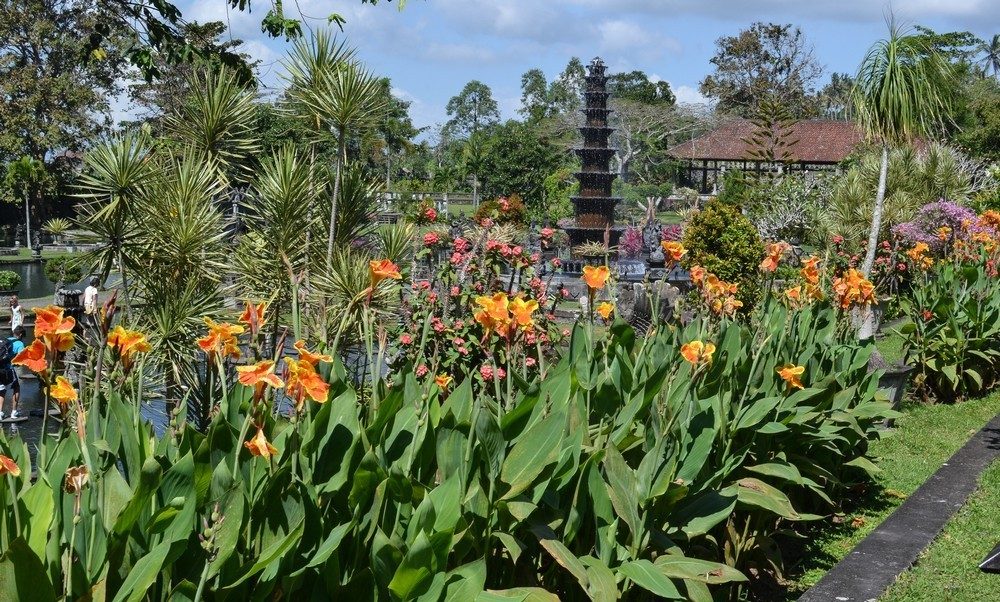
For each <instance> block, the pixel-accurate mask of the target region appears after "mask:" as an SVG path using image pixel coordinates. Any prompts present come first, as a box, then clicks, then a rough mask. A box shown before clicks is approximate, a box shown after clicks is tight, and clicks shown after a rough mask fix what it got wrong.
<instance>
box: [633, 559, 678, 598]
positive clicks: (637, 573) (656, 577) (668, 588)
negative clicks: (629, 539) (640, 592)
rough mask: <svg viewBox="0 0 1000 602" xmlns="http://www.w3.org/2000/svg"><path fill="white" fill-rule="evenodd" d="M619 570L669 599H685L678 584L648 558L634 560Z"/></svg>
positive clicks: (642, 586)
mask: <svg viewBox="0 0 1000 602" xmlns="http://www.w3.org/2000/svg"><path fill="white" fill-rule="evenodd" d="M618 572H619V573H621V574H622V575H625V576H626V577H628V578H629V579H631V580H632V581H633V582H634V583H635V584H636V585H638V586H639V587H641V588H643V589H644V590H646V591H648V592H651V593H653V594H655V595H657V596H659V597H661V598H665V599H667V600H683V599H684V596H682V595H681V593H680V592H679V591H677V586H676V585H674V582H673V581H671V580H670V578H669V577H667V576H666V575H665V574H664V573H663V572H662V571H661V570H660V569H658V568H657V567H656V566H655V565H654V564H653V563H652V562H650V561H648V560H632V561H630V562H626V563H624V564H622V565H621V566H620V567H618Z"/></svg>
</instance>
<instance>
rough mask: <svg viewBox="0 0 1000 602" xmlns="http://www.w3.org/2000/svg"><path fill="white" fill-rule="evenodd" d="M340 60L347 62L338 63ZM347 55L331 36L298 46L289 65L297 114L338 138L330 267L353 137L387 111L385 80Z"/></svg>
mask: <svg viewBox="0 0 1000 602" xmlns="http://www.w3.org/2000/svg"><path fill="white" fill-rule="evenodd" d="M309 53H312V54H309ZM338 56H340V57H342V58H341V59H340V60H334V59H335V58H336V57H338ZM343 57H353V51H350V50H347V49H344V48H343V45H342V44H341V45H337V43H336V41H335V39H334V38H330V37H328V36H326V37H323V38H316V39H314V40H313V42H312V43H311V44H308V45H297V47H296V48H293V51H292V55H291V58H290V61H289V66H288V68H289V73H290V74H291V75H290V79H291V84H292V85H291V86H290V88H289V91H288V97H289V99H290V101H291V104H292V107H293V110H294V109H296V108H297V109H298V111H297V112H299V114H301V115H303V116H305V117H306V118H308V119H309V120H310V121H312V122H314V123H316V124H317V125H318V126H320V125H321V126H324V127H329V128H330V129H331V130H332V131H333V133H334V134H335V136H336V139H337V158H336V164H335V170H336V171H335V176H334V184H333V197H332V201H331V204H330V224H329V231H328V234H327V250H326V263H327V267H329V266H330V265H331V264H332V262H333V245H334V241H335V238H336V230H337V204H338V201H339V196H340V182H341V170H342V168H343V164H344V162H345V161H346V160H347V141H348V136H350V135H355V134H358V133H360V132H362V131H364V130H366V129H369V128H372V127H375V126H376V125H377V124H378V123H379V122H380V119H381V116H382V114H383V113H384V112H385V110H386V108H387V105H386V101H385V98H384V96H383V95H382V94H381V93H380V92H381V80H380V78H378V77H376V76H375V75H374V74H373V73H372V72H370V71H368V70H367V69H365V68H364V67H362V66H361V65H360V64H358V63H357V62H356V61H354V60H353V58H343Z"/></svg>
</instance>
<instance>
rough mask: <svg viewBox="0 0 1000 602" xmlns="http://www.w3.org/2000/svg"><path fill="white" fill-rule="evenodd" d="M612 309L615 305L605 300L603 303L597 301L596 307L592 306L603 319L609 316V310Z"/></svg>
mask: <svg viewBox="0 0 1000 602" xmlns="http://www.w3.org/2000/svg"><path fill="white" fill-rule="evenodd" d="M614 310H615V305H614V304H613V303H609V302H607V301H604V302H603V303H598V304H597V307H596V308H594V311H596V312H597V315H599V316H601V317H602V318H604V319H605V320H607V319H608V318H610V317H611V312H613V311H614Z"/></svg>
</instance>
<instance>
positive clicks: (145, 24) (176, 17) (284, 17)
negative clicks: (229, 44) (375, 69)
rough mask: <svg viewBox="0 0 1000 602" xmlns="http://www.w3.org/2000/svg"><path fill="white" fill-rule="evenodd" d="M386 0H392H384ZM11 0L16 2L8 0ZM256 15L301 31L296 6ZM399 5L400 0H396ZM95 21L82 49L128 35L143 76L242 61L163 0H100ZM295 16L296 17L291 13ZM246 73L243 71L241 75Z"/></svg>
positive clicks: (272, 28) (234, 0)
mask: <svg viewBox="0 0 1000 602" xmlns="http://www.w3.org/2000/svg"><path fill="white" fill-rule="evenodd" d="M386 1H388V2H391V1H392V0H386ZM360 2H361V3H362V4H370V5H377V4H378V3H379V0H360ZM226 3H227V4H228V6H230V7H232V8H233V9H235V10H239V11H246V12H251V9H252V8H253V6H252V5H255V3H253V2H252V1H251V0H228V1H227V2H226ZM14 4H17V2H14ZM268 4H269V5H270V6H269V7H268V10H267V12H266V13H264V17H263V18H262V19H261V31H263V32H264V33H266V34H267V35H269V36H270V37H273V38H279V37H284V38H285V39H293V38H298V37H301V36H302V18H305V16H304V15H303V14H302V13H301V11H299V10H298V8H297V5H296V12H293V13H287V12H285V8H284V3H283V2H282V1H281V0H274V1H272V2H269V3H268ZM398 4H399V7H400V8H402V7H403V6H405V4H406V0H398ZM100 9H101V10H100V17H101V19H100V21H99V23H98V24H97V26H96V27H95V28H94V30H93V31H92V32H91V34H90V35H89V36H87V37H84V38H81V40H83V41H84V42H85V43H86V47H85V51H86V52H85V53H84V54H87V53H90V52H95V51H96V52H98V53H108V52H110V49H111V48H116V47H117V43H116V41H115V40H116V38H117V37H119V36H125V37H128V38H129V39H130V40H132V41H133V43H131V44H129V45H127V46H126V47H125V48H124V50H123V55H124V57H125V58H126V59H127V60H128V61H129V62H130V63H131V64H132V66H134V67H135V68H136V69H138V70H139V72H140V73H142V75H143V76H144V77H145V78H146V79H147V80H152V79H156V78H158V77H160V76H161V75H162V73H163V68H164V65H172V64H178V63H184V62H190V61H193V60H198V59H213V60H218V61H220V62H221V63H222V64H223V65H226V66H227V67H229V68H230V69H234V70H241V69H244V68H245V67H246V66H247V65H246V61H245V60H244V59H243V57H242V56H241V55H239V54H238V53H236V52H233V51H232V50H231V49H229V48H226V47H224V46H222V45H218V44H214V45H208V46H205V45H201V44H199V43H198V42H197V41H196V40H192V39H190V38H188V37H187V35H186V32H185V25H186V21H185V20H184V17H183V15H182V14H181V11H180V9H178V8H177V5H176V4H175V3H173V2H169V1H167V0H101V1H100ZM297 17H298V18H297ZM327 22H328V23H334V24H336V25H337V26H338V27H340V28H341V30H343V26H344V24H345V23H346V22H347V20H346V19H345V18H344V17H343V15H341V14H339V13H330V14H329V15H328V16H327ZM244 75H245V76H246V77H243V76H244ZM251 77H252V74H250V73H249V72H246V71H241V79H244V80H245V81H246V80H249V79H251Z"/></svg>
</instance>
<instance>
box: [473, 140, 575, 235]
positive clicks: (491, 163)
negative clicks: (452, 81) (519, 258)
mask: <svg viewBox="0 0 1000 602" xmlns="http://www.w3.org/2000/svg"><path fill="white" fill-rule="evenodd" d="M483 146H484V149H483V157H482V166H481V168H480V169H481V172H480V173H481V177H482V186H483V195H484V196H485V197H487V198H493V197H498V196H509V195H512V194H519V195H521V198H522V199H524V202H525V204H527V206H528V209H529V211H531V213H532V214H534V215H539V214H540V213H541V211H542V210H543V208H544V204H543V201H544V200H545V179H546V178H547V177H548V176H549V175H550V174H551V173H552V172H554V171H556V170H557V169H558V168H560V167H562V166H563V165H564V164H565V162H566V160H567V158H566V154H565V153H564V152H563V151H562V150H561V149H560V148H559V147H557V146H556V145H554V144H552V143H551V142H550V141H549V139H548V138H546V137H545V136H544V135H542V134H541V133H540V132H539V130H538V129H537V128H534V127H532V126H531V125H529V124H525V123H520V122H517V121H513V120H511V121H507V122H506V123H503V124H500V125H498V126H496V127H494V128H493V129H492V130H491V131H490V134H489V136H488V137H487V138H486V140H485V141H484V145H483Z"/></svg>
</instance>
